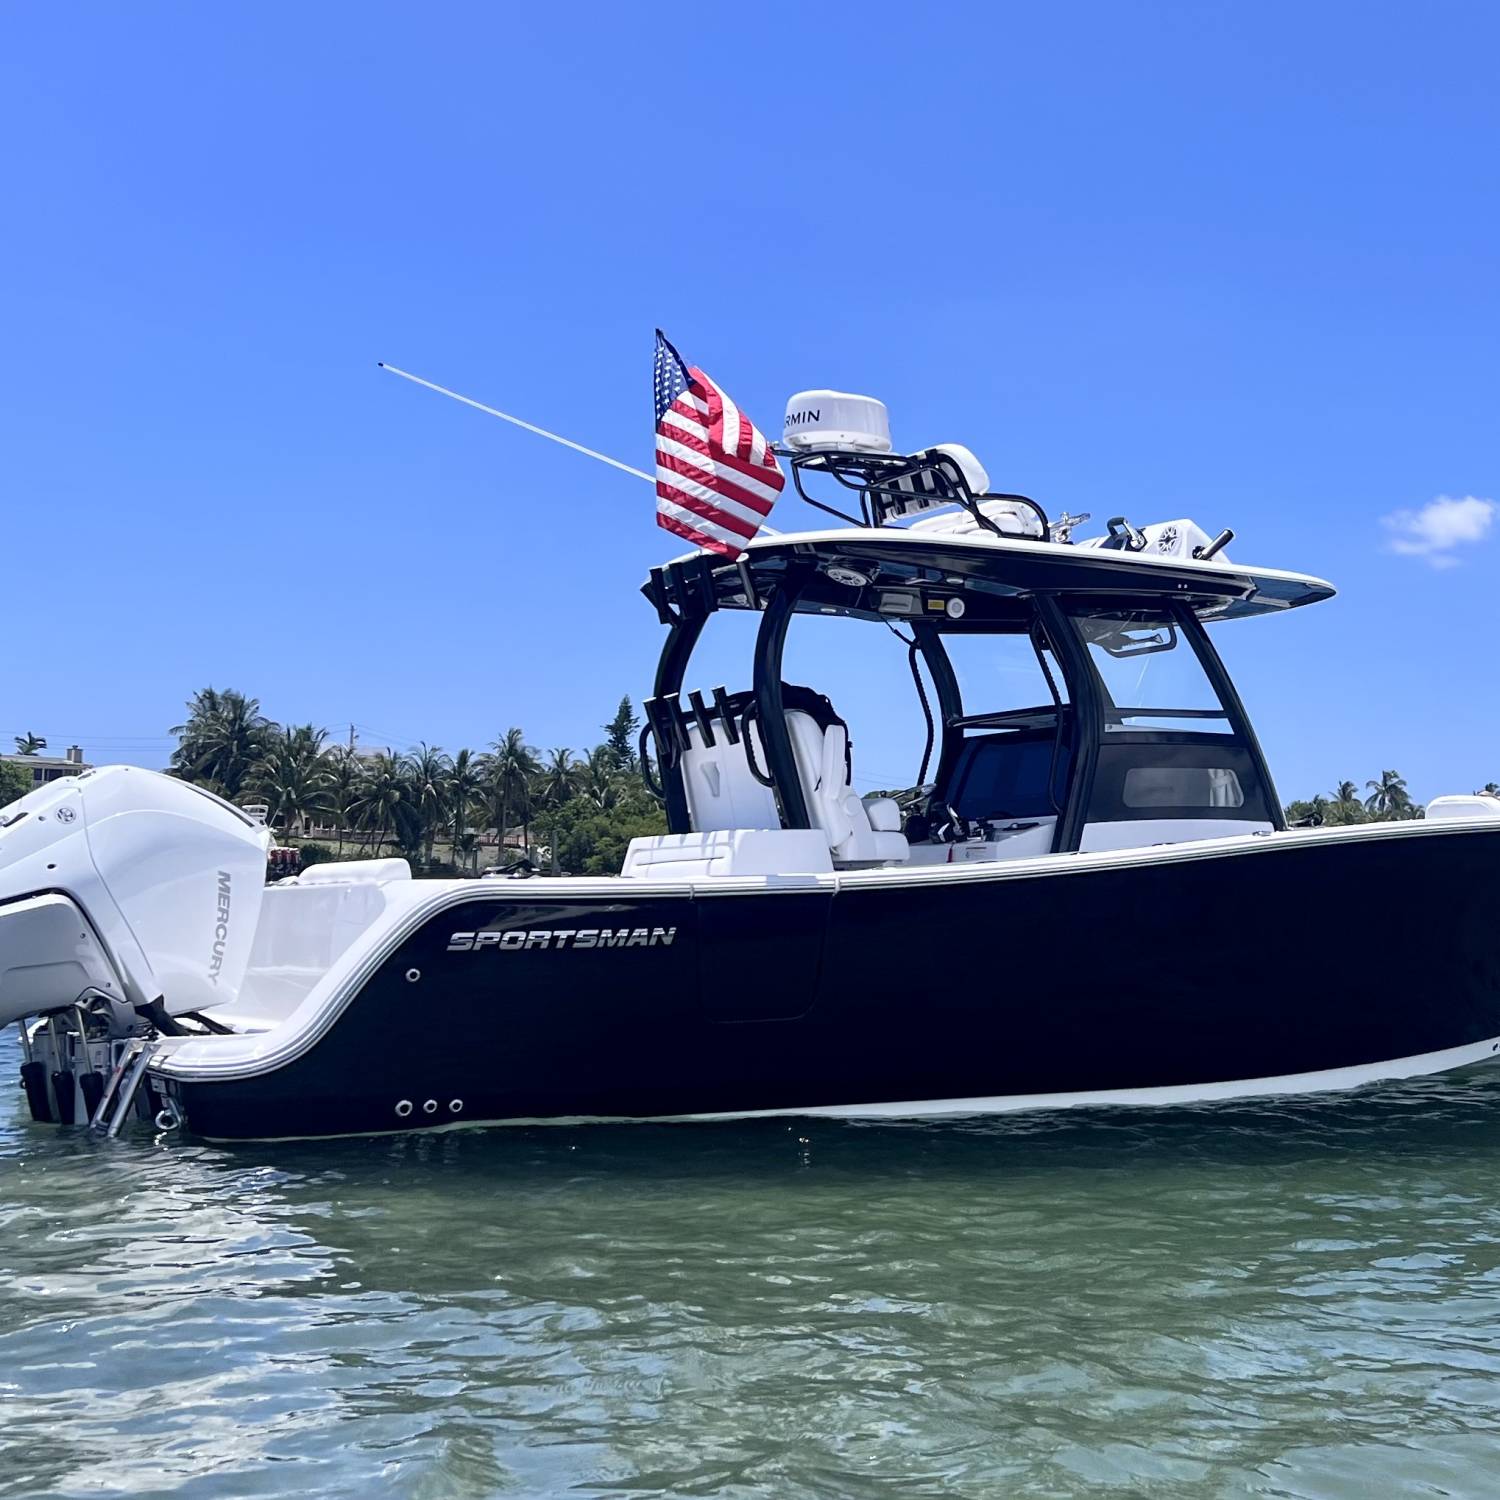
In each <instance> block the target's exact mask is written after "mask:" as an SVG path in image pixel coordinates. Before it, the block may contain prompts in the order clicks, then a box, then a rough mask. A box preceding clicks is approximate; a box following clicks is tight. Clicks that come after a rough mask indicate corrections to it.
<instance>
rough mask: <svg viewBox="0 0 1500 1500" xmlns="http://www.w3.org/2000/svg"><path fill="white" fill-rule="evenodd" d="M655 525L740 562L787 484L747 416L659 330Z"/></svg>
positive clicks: (654, 380) (655, 388) (655, 378)
mask: <svg viewBox="0 0 1500 1500" xmlns="http://www.w3.org/2000/svg"><path fill="white" fill-rule="evenodd" d="M651 384H652V390H653V392H654V394H655V396H656V519H657V522H658V524H659V525H662V526H665V527H666V528H667V530H668V531H675V532H676V533H677V535H678V536H681V537H686V538H687V539H688V541H690V542H692V543H693V545H694V546H697V547H703V548H706V549H707V550H708V551H710V552H720V553H722V554H723V555H724V556H725V557H739V556H740V554H741V553H742V552H743V551H744V550H745V543H746V542H748V541H749V540H750V539H751V538H752V537H753V536H754V535H755V533H756V532H757V531H758V530H759V529H760V526H761V523H762V522H763V521H764V520H765V519H766V517H767V516H769V515H770V514H771V507H772V506H773V505H774V504H775V503H776V497H777V496H778V495H779V494H780V493H781V487H782V485H784V484H785V483H786V476H785V475H783V474H782V472H781V469H780V467H779V466H778V465H777V462H776V456H775V454H773V453H772V452H771V445H770V444H769V443H768V442H766V440H765V438H764V436H762V434H761V433H760V431H759V430H758V429H757V427H756V426H755V423H753V422H752V421H751V420H750V418H749V417H747V416H746V415H745V414H744V412H742V411H741V410H740V409H739V407H737V406H736V405H735V404H734V402H733V401H731V400H730V399H729V397H728V396H726V395H725V394H724V392H723V391H722V390H720V389H719V387H718V386H716V385H715V384H714V383H713V381H711V380H710V379H709V378H708V376H707V375H705V374H704V373H703V371H702V370H699V369H696V368H695V369H689V368H688V367H687V366H686V365H685V364H683V362H682V356H681V355H679V354H678V352H677V351H676V350H675V349H674V348H673V347H672V346H671V345H670V344H669V343H668V342H667V341H666V339H665V338H663V337H662V333H661V330H660V329H659V328H658V329H657V330H656V365H655V370H654V373H653V378H652V382H651Z"/></svg>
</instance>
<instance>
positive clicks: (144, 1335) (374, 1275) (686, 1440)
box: [0, 1042, 1500, 1500]
mask: <svg viewBox="0 0 1500 1500" xmlns="http://www.w3.org/2000/svg"><path fill="white" fill-rule="evenodd" d="M13 1051H14V1049H13V1046H12V1044H11V1043H10V1042H6V1043H5V1044H4V1045H3V1046H0V1068H4V1069H7V1070H8V1069H11V1068H12V1067H13V1061H14V1058H13ZM23 1113H24V1110H23V1106H22V1105H21V1103H20V1101H19V1099H17V1100H15V1101H13V1102H10V1103H7V1104H4V1105H0V1287H3V1291H0V1403H3V1407H0V1409H3V1412H4V1422H3V1424H0V1497H20V1496H26V1497H28V1500H34V1497H41V1496H48V1497H58V1500H63V1497H80V1500H81V1497H84V1496H88V1497H98V1496H134V1497H151V1496H163V1497H165V1496H171V1497H174V1500H188V1497H209V1496H212V1497H214V1500H220V1497H227V1496H284V1495H287V1494H292V1493H296V1494H299V1495H303V1496H307V1497H313V1500H322V1497H344V1496H348V1497H355V1496H358V1497H360V1500H369V1497H377V1496H386V1495H389V1496H401V1497H403V1500H412V1497H415V1500H423V1497H439V1496H441V1497H443V1500H450V1497H465V1496H475V1497H478V1496H485V1497H489V1496H495V1495H515V1496H543V1495H546V1496H551V1495H558V1494H563V1493H568V1494H574V1495H585V1496H586V1495H598V1496H609V1497H647V1496H697V1495H713V1496H729V1497H736V1500H751V1497H776V1500H786V1497H794V1496H795V1497H803V1496H806V1497H825V1496H826V1497H829V1500H848V1497H864V1496H869V1497H891V1500H896V1497H900V1500H912V1497H924V1496H934V1497H935V1496H943V1497H954V1496H965V1497H967V1496H974V1497H980V1496H985V1497H989V1496H997V1495H1005V1496H1008V1495H1011V1494H1022V1493H1024V1494H1028V1495H1033V1494H1034V1495H1057V1496H1077V1495H1083V1494H1112V1495H1131V1496H1134V1495H1151V1496H1153V1497H1154V1496H1163V1497H1173V1496H1205V1495H1210V1496H1247V1497H1248V1496H1256V1497H1301V1500H1342V1497H1354V1496H1358V1497H1361V1500H1364V1497H1367V1496H1370V1495H1374V1494H1378V1495H1382V1496H1385V1495H1406V1494H1411V1495H1418V1494H1423V1495H1426V1494H1451V1495H1462V1496H1469V1495H1483V1494H1488V1493H1491V1492H1492V1490H1493V1480H1492V1476H1493V1475H1494V1474H1495V1473H1497V1472H1500V1320H1497V1319H1496V1317H1495V1309H1496V1306H1497V1301H1500V1194H1497V1192H1496V1191H1495V1184H1496V1183H1497V1182H1500V1070H1497V1071H1495V1072H1494V1073H1490V1074H1478V1075H1473V1076H1470V1077H1467V1078H1463V1079H1457V1080H1453V1079H1449V1080H1440V1081H1432V1080H1426V1081H1419V1082H1414V1083H1411V1084H1405V1085H1401V1086H1398V1087H1392V1088H1389V1089H1386V1090H1382V1091H1380V1092H1377V1093H1373V1094H1368V1095H1361V1096H1356V1097H1351V1098H1345V1099H1341V1100H1317V1099H1310V1100H1298V1101H1286V1102H1277V1103H1274V1104H1264V1105H1259V1106H1243V1105H1231V1106H1223V1107H1219V1108H1215V1109H1187V1110H1179V1111H1162V1112H1147V1111H1109V1112H1099V1113H1094V1114H1088V1115H1085V1114H1072V1115H1052V1116H1033V1117H1026V1118H1021V1119H1014V1120H999V1121H981V1122H973V1121H970V1122H951V1123H945V1124H936V1125H935V1124H922V1125H913V1124H900V1123H896V1124H891V1123H885V1124H860V1123H848V1122H845V1123H840V1122H829V1121H817V1122H813V1121H796V1122H784V1121H783V1122H757V1123H752V1124H746V1125H738V1126H704V1127H671V1128H667V1127H635V1128H602V1127H601V1128H586V1129H575V1130H553V1131H548V1130H518V1131H488V1132H472V1133H467V1134H465V1133H456V1134H450V1135H443V1136H431V1137H426V1138H407V1139H401V1138H387V1139H381V1140H376V1141H367V1142H333V1143H328V1144H325V1145H316V1146H310V1145H299V1146H288V1145H276V1146H247V1147H240V1148H235V1149H220V1148H212V1147H206V1146H202V1145H194V1144H192V1143H183V1142H171V1143H164V1142H160V1141H155V1140H152V1139H149V1138H145V1137H138V1138H136V1139H133V1140H123V1141H120V1142H115V1143H105V1142H96V1141H91V1140H85V1139H80V1138H79V1137H78V1136H77V1135H76V1134H75V1135H64V1134H61V1133H58V1132H56V1131H52V1130H47V1129H38V1128H34V1127H31V1126H29V1125H28V1124H25V1123H23V1119H22V1116H23Z"/></svg>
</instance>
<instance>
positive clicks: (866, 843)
mask: <svg viewBox="0 0 1500 1500" xmlns="http://www.w3.org/2000/svg"><path fill="white" fill-rule="evenodd" d="M786 725H787V730H788V732H789V733H790V735H791V737H792V753H793V755H794V756H795V757H796V761H797V774H798V776H800V777H801V779H802V791H803V794H804V796H805V797H806V798H807V812H808V816H809V817H810V818H811V819H812V821H813V826H814V827H816V828H820V829H821V830H822V831H823V834H824V836H825V837H826V838H827V839H828V847H829V850H830V852H831V853H832V855H833V858H834V860H835V861H836V862H837V863H839V864H845V865H868V864H890V863H897V864H899V863H902V862H904V861H905V860H906V859H907V858H909V857H910V854H911V848H910V846H909V845H908V844H907V842H906V838H905V836H904V835H903V834H902V833H901V831H900V829H901V810H900V808H898V807H897V805H896V804H895V802H893V801H892V800H891V799H890V798H889V797H872V798H871V799H870V800H869V801H868V802H862V801H861V800H860V798H859V796H858V795H857V794H856V793H855V790H854V787H853V786H852V785H851V784H850V781H849V735H848V731H847V730H846V729H845V728H844V727H843V725H842V724H832V725H830V726H829V727H828V728H827V729H826V730H825V729H823V728H821V727H820V726H819V724H818V722H817V720H816V719H814V718H813V717H812V715H811V714H806V713H803V712H801V710H799V709H793V710H792V711H791V712H790V713H788V714H787V716H786Z"/></svg>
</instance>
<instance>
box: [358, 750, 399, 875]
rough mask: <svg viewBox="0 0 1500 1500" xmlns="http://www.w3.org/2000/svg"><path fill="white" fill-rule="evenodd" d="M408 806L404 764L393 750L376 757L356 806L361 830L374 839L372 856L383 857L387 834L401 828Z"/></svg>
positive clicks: (360, 791)
mask: <svg viewBox="0 0 1500 1500" xmlns="http://www.w3.org/2000/svg"><path fill="white" fill-rule="evenodd" d="M405 803H406V782H405V778H404V777H403V776H402V774H401V762H400V761H399V760H398V759H397V758H396V757H395V756H394V755H392V754H391V752H390V751H389V750H382V751H381V752H380V753H379V754H378V755H372V756H371V757H370V760H369V764H368V765H367V766H366V768H365V775H364V779H363V782H362V785H361V786H360V790H359V796H358V797H357V798H356V800H355V802H354V806H353V813H354V817H355V819H356V821H357V822H358V824H359V826H360V828H362V829H363V830H365V831H366V832H367V833H370V834H372V835H373V841H372V845H371V849H370V853H371V855H372V856H374V857H378V856H379V854H380V846H381V845H382V844H383V843H384V842H385V838H386V834H387V833H388V832H391V831H393V830H395V829H396V828H397V827H398V825H399V822H400V819H401V817H402V814H403V811H404V807H405Z"/></svg>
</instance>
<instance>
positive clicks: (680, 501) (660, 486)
mask: <svg viewBox="0 0 1500 1500" xmlns="http://www.w3.org/2000/svg"><path fill="white" fill-rule="evenodd" d="M656 493H657V495H658V497H659V498H661V499H663V500H670V501H671V502H672V504H673V505H680V506H681V507H682V508H683V509H684V510H690V511H692V512H693V514H694V515H697V516H702V517H703V519H704V520H705V521H712V522H713V523H714V525H715V526H722V527H723V528H724V530H725V531H733V532H735V533H737V534H738V535H740V536H742V537H744V538H745V540H746V541H749V540H750V539H751V538H752V537H753V536H754V535H755V534H756V532H758V531H759V530H760V527H759V526H757V525H756V524H755V522H754V521H745V520H742V519H741V518H740V517H739V516H737V515H735V514H734V512H733V511H729V510H720V509H719V507H718V506H717V505H715V504H713V503H712V501H709V500H700V499H699V498H698V496H696V495H689V494H688V493H687V492H686V491H685V490H679V489H677V488H676V487H675V486H673V485H671V484H668V483H667V481H666V480H664V479H660V478H658V479H657V481H656Z"/></svg>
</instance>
